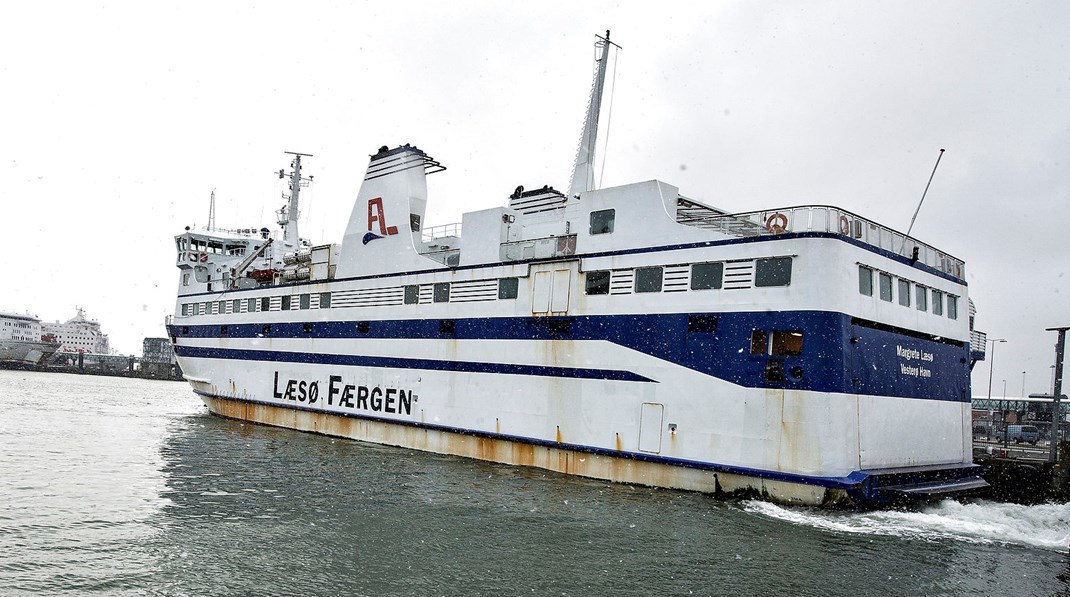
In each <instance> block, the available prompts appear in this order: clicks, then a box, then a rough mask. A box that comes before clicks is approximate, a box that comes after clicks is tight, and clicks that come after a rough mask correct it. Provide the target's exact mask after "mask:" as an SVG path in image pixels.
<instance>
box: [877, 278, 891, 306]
mask: <svg viewBox="0 0 1070 597" xmlns="http://www.w3.org/2000/svg"><path fill="white" fill-rule="evenodd" d="M878 278H880V285H881V300H882V301H888V302H889V303H890V302H892V276H891V275H890V274H886V273H884V272H881V273H880V275H879V276H878Z"/></svg>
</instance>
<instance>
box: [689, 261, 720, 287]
mask: <svg viewBox="0 0 1070 597" xmlns="http://www.w3.org/2000/svg"><path fill="white" fill-rule="evenodd" d="M723 279H724V264H723V263H696V264H694V265H692V266H691V290H710V289H715V288H720V287H721V281H722V280H723Z"/></svg>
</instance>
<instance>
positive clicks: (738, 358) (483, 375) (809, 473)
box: [168, 32, 985, 506]
mask: <svg viewBox="0 0 1070 597" xmlns="http://www.w3.org/2000/svg"><path fill="white" fill-rule="evenodd" d="M612 45H613V44H612V43H611V42H610V41H609V34H608V32H607V33H606V36H605V37H601V36H599V37H598V38H597V46H598V47H599V48H600V50H599V51H598V52H597V54H598V58H597V68H596V69H595V78H594V84H593V86H592V93H591V100H590V104H589V105H588V109H587V116H586V124H585V128H584V131H583V136H582V137H581V142H580V146H579V150H578V152H577V158H576V163H575V169H574V172H573V177H572V182H571V183H570V185H569V188H568V191H567V192H560V191H558V190H556V189H554V188H553V187H550V186H539V187H537V188H534V189H530V190H529V189H525V188H523V187H518V188H516V189H515V190H514V191H513V192H512V193H511V194H509V191H508V190H506V191H504V192H503V193H502V195H503V203H505V199H506V196H508V203H507V205H504V206H502V207H496V208H492V209H485V210H480V211H474V212H470V213H465V214H464V215H463V219H462V222H461V223H460V224H459V225H448V226H434V227H428V226H426V225H425V222H424V214H425V209H426V204H427V200H428V196H427V182H426V180H427V176H429V175H431V174H436V173H440V172H442V171H444V170H445V166H443V165H442V164H441V163H440V162H439V161H437V160H435V159H434V158H432V157H431V156H430V155H429V154H428V153H426V152H424V151H423V150H421V149H419V148H417V147H415V146H412V145H408V144H406V145H401V146H397V147H392V148H391V147H387V146H383V147H381V148H380V149H379V150H378V151H377V152H375V153H374V155H372V156H371V159H370V161H369V163H368V166H367V170H366V172H365V175H364V179H363V182H362V184H361V185H360V189H359V192H358V193H357V198H356V201H355V204H354V207H353V211H352V215H351V217H350V219H349V222H348V225H347V227H346V230H345V235H344V238H343V239H342V242H341V243H334V244H314V243H312V242H309V241H307V240H305V239H302V238H301V237H299V235H298V229H297V224H298V217H299V201H298V199H299V195H300V192H301V189H302V188H303V187H305V186H306V185H307V184H308V183H309V182H310V178H311V177H308V178H306V177H305V175H304V173H303V168H304V167H305V164H304V163H303V161H302V158H308V157H310V156H309V155H307V154H301V153H292V154H291V155H292V156H293V157H292V161H291V168H292V171H291V172H290V173H289V174H288V176H287V173H286V172H285V171H284V170H283V171H280V172H279V176H280V178H288V188H289V190H288V193H289V194H288V201H287V203H286V205H284V206H283V207H282V209H280V210H279V211H278V212H277V213H278V216H279V217H278V224H279V226H280V228H279V229H278V230H277V231H274V232H273V231H271V230H269V229H267V228H261V229H257V228H255V227H252V228H245V229H238V230H230V231H226V230H219V229H208V230H191V229H189V228H188V227H187V228H186V231H185V232H183V233H182V234H179V235H178V236H177V237H176V248H177V266H178V268H179V286H178V298H177V303H176V307H175V309H176V311H175V315H174V316H173V318H170V319H169V321H168V330H169V334H170V337H171V340H172V342H173V344H174V347H175V353H176V355H177V358H178V361H179V363H180V365H181V367H182V369H183V371H184V372H185V376H186V379H187V380H188V381H189V383H190V385H191V386H192V388H193V390H194V391H195V392H196V393H197V394H198V395H199V396H200V397H201V398H202V399H203V401H204V402H205V404H206V405H207V406H208V408H209V410H210V411H211V412H212V413H215V414H218V415H222V416H225V417H233V418H237V419H242V420H247V421H253V422H257V423H263V424H268V425H277V426H283V427H289V428H293V429H298V430H303V431H310V432H316V433H322V434H328V435H332V436H339V437H346V438H352V439H356V440H363V441H369V442H376V443H382V444H389V445H395V446H404V447H407V448H413V449H418V450H426V451H430V452H437V453H445V454H454V455H459V456H466V457H471V458H477V459H482V460H487V461H493V462H499V463H507V464H512V465H523V466H533V467H540V468H543V469H549V470H553V471H558V472H561V473H566V474H573V475H582V476H586V477H592V478H597V479H607V480H612V481H619V482H626V483H634V484H642V485H649V486H658V487H668V488H680V489H687V490H696V491H702V492H709V493H717V494H740V493H742V494H751V495H759V496H762V497H764V498H766V499H770V500H774V501H779V502H785V503H797V504H812V505H830V504H837V505H838V504H848V505H861V506H868V505H874V504H878V505H879V504H884V503H888V502H892V501H898V500H903V499H913V498H917V497H932V496H944V495H956V494H960V493H963V492H968V491H974V490H978V489H980V488H983V487H984V486H985V482H984V481H983V480H982V479H981V477H980V469H979V467H977V466H975V465H974V464H972V461H971V459H972V444H971V421H970V370H971V367H972V366H973V363H974V362H975V361H976V360H978V359H981V358H983V347H984V341H983V335H981V334H980V333H975V332H973V330H972V329H971V327H972V325H971V320H972V318H970V317H968V316H967V313H966V309H967V305H968V304H969V303H968V300H969V299H968V294H967V285H966V278H965V265H964V263H963V261H962V260H960V259H958V258H955V257H953V256H951V255H950V254H948V253H946V252H944V251H941V250H939V249H937V248H935V247H933V246H931V245H928V244H926V243H923V242H921V241H919V240H916V239H914V238H911V237H908V236H906V235H904V234H901V233H899V232H896V231H894V230H893V229H891V228H889V227H887V226H885V225H882V224H880V223H878V222H875V221H873V220H870V219H867V218H864V217H862V216H860V215H857V214H855V213H852V212H850V211H848V210H845V209H842V208H839V207H832V206H826V205H803V206H787V207H776V208H772V209H762V210H755V211H749V212H745V213H728V212H726V211H724V210H721V209H718V208H716V207H713V206H710V205H708V204H707V203H705V202H703V201H701V200H700V199H697V198H694V197H692V196H689V195H687V196H685V195H684V194H681V192H680V190H679V189H677V188H676V187H674V186H672V185H670V184H667V183H665V182H661V181H658V180H650V181H645V182H637V183H634V184H628V185H624V186H618V187H612V188H601V189H596V188H594V184H593V182H594V177H593V168H592V165H593V161H594V159H593V158H594V148H595V146H594V139H595V138H596V137H597V130H598V113H599V108H600V105H601V96H602V90H603V88H604V81H605V67H606V62H607V59H608V52H609V50H610V48H611V46H612ZM462 231H463V234H462Z"/></svg>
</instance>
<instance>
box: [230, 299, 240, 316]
mask: <svg viewBox="0 0 1070 597" xmlns="http://www.w3.org/2000/svg"><path fill="white" fill-rule="evenodd" d="M230 312H231V313H241V299H234V300H232V301H230Z"/></svg>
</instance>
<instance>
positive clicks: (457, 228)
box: [423, 222, 461, 243]
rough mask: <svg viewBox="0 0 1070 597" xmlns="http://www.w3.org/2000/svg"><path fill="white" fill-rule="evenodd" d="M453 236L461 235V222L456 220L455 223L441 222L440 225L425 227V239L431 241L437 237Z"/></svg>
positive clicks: (426, 241) (427, 241)
mask: <svg viewBox="0 0 1070 597" xmlns="http://www.w3.org/2000/svg"><path fill="white" fill-rule="evenodd" d="M451 236H456V237H460V236H461V223H460V222H455V223H453V224H440V225H438V226H431V227H429V228H424V231H423V241H424V242H425V243H430V242H432V241H434V240H435V239H437V238H448V237H451Z"/></svg>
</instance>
